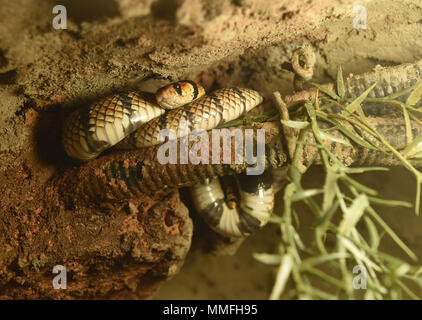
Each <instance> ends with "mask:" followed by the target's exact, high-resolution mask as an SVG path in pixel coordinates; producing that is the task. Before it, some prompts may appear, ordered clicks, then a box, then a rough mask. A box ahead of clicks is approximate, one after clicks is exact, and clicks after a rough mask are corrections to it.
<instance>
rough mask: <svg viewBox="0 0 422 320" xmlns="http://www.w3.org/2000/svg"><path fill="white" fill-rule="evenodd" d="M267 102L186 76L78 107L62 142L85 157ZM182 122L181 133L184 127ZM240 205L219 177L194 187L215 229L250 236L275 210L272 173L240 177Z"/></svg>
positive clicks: (213, 122)
mask: <svg viewBox="0 0 422 320" xmlns="http://www.w3.org/2000/svg"><path fill="white" fill-rule="evenodd" d="M262 101H263V97H262V96H261V95H260V94H259V93H258V92H257V91H254V90H252V89H246V88H222V89H219V90H216V91H214V92H212V93H210V94H208V95H206V94H205V90H204V89H203V87H202V86H200V85H199V84H197V83H195V82H193V81H189V80H184V81H178V82H175V83H173V84H170V85H167V86H165V87H163V88H161V89H159V90H158V91H157V92H156V94H155V95H153V94H150V93H146V92H127V93H120V94H115V95H112V96H109V97H106V98H103V99H100V100H99V101H98V102H95V103H93V104H91V105H90V106H89V107H88V108H83V109H78V110H76V111H75V112H74V113H72V114H71V115H70V116H69V117H68V119H67V120H66V121H65V124H64V128H63V134H62V142H63V145H64V148H65V151H66V153H67V155H68V156H70V157H71V158H74V159H77V160H80V161H86V160H90V159H94V158H96V157H97V156H98V155H100V154H101V152H103V151H104V150H106V149H108V148H111V147H112V146H114V145H116V147H117V148H122V149H137V148H144V147H150V146H153V145H157V144H160V143H162V142H163V141H162V140H160V131H161V130H163V129H170V130H173V132H174V133H175V136H176V138H180V137H182V136H183V135H186V134H189V133H190V132H192V131H193V130H195V129H202V130H210V129H213V128H215V127H217V126H218V125H220V124H223V123H225V122H228V121H231V120H234V119H237V118H238V117H240V116H242V115H243V114H245V113H246V112H248V111H250V110H251V109H253V108H254V107H256V106H258V105H259V104H260V103H261V102H262ZM182 124H183V125H184V126H183V127H184V129H183V131H182V130H181V127H182ZM236 182H237V186H238V189H239V195H240V200H239V204H238V205H235V206H229V205H228V204H227V202H226V201H225V195H224V192H223V190H222V188H221V185H220V182H219V180H218V178H214V179H205V180H204V181H202V182H201V183H198V184H196V185H194V186H193V187H192V188H191V193H192V198H193V202H194V205H195V208H196V210H197V211H198V213H199V214H200V215H201V216H202V217H203V218H204V220H205V221H206V222H207V223H208V224H209V225H210V227H211V228H212V229H214V230H215V231H216V232H218V233H220V234H223V235H225V236H230V237H240V236H247V235H250V234H251V233H253V232H255V231H257V230H258V229H259V228H261V227H262V226H264V225H265V224H266V223H267V221H268V219H269V217H270V215H271V214H272V211H273V206H274V192H273V189H272V183H271V176H270V174H269V173H264V174H263V175H261V176H246V175H245V174H241V175H239V176H238V177H236Z"/></svg>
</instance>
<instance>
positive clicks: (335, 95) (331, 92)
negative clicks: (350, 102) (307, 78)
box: [311, 82, 340, 100]
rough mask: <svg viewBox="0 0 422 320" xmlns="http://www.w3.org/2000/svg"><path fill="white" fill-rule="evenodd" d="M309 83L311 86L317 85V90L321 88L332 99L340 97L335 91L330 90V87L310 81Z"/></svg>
mask: <svg viewBox="0 0 422 320" xmlns="http://www.w3.org/2000/svg"><path fill="white" fill-rule="evenodd" d="M311 84H312V85H313V86H315V87H317V88H318V89H319V90H321V91H322V92H324V93H325V94H326V95H328V96H329V97H331V98H332V99H334V100H340V97H339V96H338V95H337V94H336V93H335V92H333V91H331V90H330V89H328V88H326V87H324V86H321V85H320V84H318V83H315V82H311Z"/></svg>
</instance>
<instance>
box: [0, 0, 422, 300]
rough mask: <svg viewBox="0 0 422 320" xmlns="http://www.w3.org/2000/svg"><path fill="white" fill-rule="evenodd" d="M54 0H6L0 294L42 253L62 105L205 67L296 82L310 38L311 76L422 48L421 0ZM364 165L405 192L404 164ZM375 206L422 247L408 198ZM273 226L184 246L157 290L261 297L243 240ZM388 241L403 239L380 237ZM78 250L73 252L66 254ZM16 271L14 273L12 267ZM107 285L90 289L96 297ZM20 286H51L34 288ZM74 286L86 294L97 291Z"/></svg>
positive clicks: (410, 190)
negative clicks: (59, 25) (230, 240)
mask: <svg viewBox="0 0 422 320" xmlns="http://www.w3.org/2000/svg"><path fill="white" fill-rule="evenodd" d="M62 4H64V5H65V6H66V8H67V13H68V21H67V23H68V25H67V27H68V28H67V30H55V29H53V28H52V24H51V23H52V19H53V17H54V15H53V14H52V13H51V12H52V8H53V6H54V2H53V1H48V0H43V1H30V0H17V1H13V2H8V1H5V0H0V17H1V22H0V188H1V189H2V190H3V192H2V194H1V195H0V203H1V208H0V217H1V219H0V220H1V221H0V245H1V248H4V249H5V250H3V251H2V252H0V271H1V272H0V296H1V295H3V294H4V295H6V296H7V297H12V298H13V297H19V293H17V292H18V291H19V288H20V287H19V286H24V283H25V280H23V279H25V277H27V276H28V275H29V274H30V273H31V272H34V270H32V271H31V272H30V271H28V268H27V266H28V265H29V264H30V262H31V261H32V262H33V261H34V259H35V258H36V259H38V260H36V261H40V260H42V259H41V258H40V257H35V258H34V257H33V256H31V254H32V253H31V252H32V251H31V250H32V245H33V244H32V242H31V241H33V239H34V238H36V237H37V233H36V231H34V230H37V229H36V228H35V226H37V224H40V225H41V229H42V228H43V227H45V226H43V223H44V222H43V221H44V220H43V219H39V218H38V216H40V215H41V216H43V217H48V216H49V215H52V214H53V212H55V210H56V209H55V206H53V205H51V206H44V207H43V206H41V202H42V200H44V198H43V192H44V189H45V185H46V183H47V182H48V181H50V179H52V178H54V177H55V176H56V175H57V174H58V173H60V172H62V171H63V170H66V167H67V166H68V163H67V161H66V159H65V157H64V155H63V150H62V149H61V146H60V143H59V138H58V137H59V134H60V126H61V123H62V121H63V118H64V117H65V115H66V114H68V113H69V112H70V111H71V110H73V109H75V108H76V107H78V106H81V105H83V104H87V103H89V102H91V101H93V100H95V99H97V98H98V97H100V96H104V95H107V94H108V93H110V92H113V91H116V90H123V89H124V90H127V89H140V90H149V91H154V90H155V89H156V88H158V87H159V86H160V85H162V84H163V83H166V82H168V81H169V80H176V79H181V78H191V79H197V80H200V81H201V82H202V83H203V85H204V86H205V87H206V89H207V90H209V89H212V88H216V87H221V86H228V85H237V86H246V87H251V88H254V89H256V90H259V91H261V92H262V93H263V94H264V95H265V96H266V97H269V95H270V94H271V93H272V92H273V91H274V90H279V91H281V93H282V94H287V93H291V92H292V90H293V86H292V75H291V73H289V72H287V71H286V70H284V69H283V68H282V64H283V63H284V62H286V61H289V60H290V58H291V54H292V51H293V50H294V49H296V48H297V47H299V46H301V45H302V44H303V43H311V45H312V46H313V48H314V49H315V52H316V55H317V62H316V69H315V80H316V81H318V82H325V81H329V80H332V79H334V78H335V75H336V72H337V68H338V66H339V65H341V66H342V67H343V72H344V73H345V74H348V73H362V72H365V71H369V70H371V69H372V68H373V67H374V66H375V65H377V64H381V65H383V66H389V65H395V64H400V63H404V62H414V61H416V60H418V59H421V58H422V40H421V39H420V35H421V34H422V4H421V3H420V1H419V0H404V1H400V2H399V1H389V0H375V1H359V3H358V2H357V1H351V0H350V1H349V0H344V1H340V0H322V1H302V0H297V1H291V0H290V1H288V0H286V1H282V0H280V1H272V0H261V1H253V0H232V1H229V0H216V1H206V0H144V1H135V0H113V1H112V0H107V1H105V0H102V1H100V0H95V1H90V2H89V5H88V4H86V1H81V0H77V1H76V0H72V1H71V0H68V1H62ZM356 4H360V5H364V6H365V7H366V9H367V14H368V20H367V29H366V30H356V29H354V28H353V19H354V17H355V14H354V13H353V6H354V5H356ZM307 179H308V182H309V183H310V184H318V183H322V172H321V171H320V170H319V169H318V168H314V169H312V170H311V172H310V173H309V174H308V175H307ZM361 179H362V181H364V182H366V183H368V184H369V185H370V186H374V187H375V188H377V189H378V190H381V191H382V194H381V195H382V196H386V197H390V198H395V199H401V200H408V201H412V200H413V195H414V181H413V179H412V177H411V176H410V175H409V174H407V173H406V172H404V170H401V169H394V170H392V171H391V172H389V173H377V174H368V175H365V176H362V177H361ZM66 210H67V211H66V212H68V214H71V212H72V210H71V209H69V208H68V209H66ZM84 210H85V209H81V210H80V211H78V216H79V215H84V212H85V211H84ZM86 212H88V211H86ZM381 212H382V213H383V215H384V217H385V219H386V220H387V221H388V222H389V223H390V224H391V226H393V228H394V229H395V230H396V231H397V232H398V233H399V235H401V236H402V237H403V239H404V240H405V241H406V242H407V244H409V245H410V246H411V248H413V249H414V250H415V252H416V253H417V255H418V256H419V257H422V248H421V245H422V239H421V237H420V232H419V230H420V229H421V226H422V222H421V219H420V217H415V216H414V215H413V214H412V212H411V210H403V209H400V210H399V209H394V210H392V209H388V211H387V210H385V209H384V211H381ZM40 213H41V214H40ZM304 216H306V214H304ZM81 219H82V218H81ZM82 220H83V219H82ZM305 225H306V223H305ZM34 228H35V229H34ZM45 228H46V229H45V230H48V227H45ZM195 230H196V229H195V226H194V233H195ZM196 236H197V235H196ZM277 237H278V236H277V231H276V230H275V229H274V228H271V227H268V228H267V229H265V230H263V231H262V232H260V233H259V234H258V235H256V236H254V237H251V238H249V239H248V240H247V241H246V242H245V243H244V244H243V246H242V247H241V249H240V251H239V252H238V253H237V255H235V256H233V257H216V256H212V255H209V254H206V253H204V252H203V251H201V250H191V251H190V252H189V253H188V256H187V259H186V262H185V265H184V267H183V268H182V270H181V272H180V273H179V274H177V275H176V276H175V277H174V278H173V279H172V280H170V281H168V282H167V283H165V284H164V285H163V286H162V287H161V289H160V290H159V291H158V293H157V294H156V295H155V298H204V299H218V298H221V299H224V298H266V297H267V296H268V294H269V291H270V289H271V281H272V270H271V269H270V268H268V267H265V266H262V265H260V264H259V263H257V262H255V261H253V259H252V257H251V253H252V252H260V251H271V250H273V248H274V246H275V245H276V240H277ZM194 239H195V234H194ZM73 245H76V246H77V244H73ZM85 245H87V244H85ZM89 245H90V244H88V246H89ZM386 246H387V247H389V246H391V248H389V249H391V250H392V252H393V253H397V252H398V251H397V250H395V247H394V246H393V245H391V244H389V243H388V242H387V244H386ZM39 250H41V251H40V252H42V250H46V249H43V248H42V246H41V247H40V248H39ZM107 254H109V253H107ZM107 254H105V257H108V258H110V257H112V256H110V255H108V256H107ZM47 256H48V254H47ZM79 258H80V256H78V255H77V254H75V255H74V256H72V254H70V256H69V255H68V256H66V259H69V260H66V261H70V260H72V259H79ZM52 264H54V261H48V262H46V263H45V264H42V263H41V267H40V268H38V269H39V270H36V272H46V270H49V269H50V268H51V265H52ZM40 270H41V271H40ZM17 275H19V276H20V277H21V280H20V282H14V281H13V278H14V277H16V276H17ZM229 280H230V281H229ZM231 280H233V281H231ZM22 281H23V282H22ZM94 285H95V283H94ZM126 286H127V287H133V285H130V284H127V285H126ZM2 288H3V289H2ZM11 288H12V289H13V290H12V289H11ZM10 290H11V291H10ZM12 291H13V292H12ZM110 291H112V288H108V289H104V290H102V291H100V292H97V294H98V297H100V296H101V295H107V293H109V292H110ZM129 291H130V292H132V293H133V292H135V293H133V294H132V295H131V296H130V297H132V298H133V297H135V298H136V297H137V296H136V290H129ZM26 294H27V295H26V296H30V297H31V296H32V297H46V296H47V297H55V296H54V295H49V294H50V293H49V294H47V293H46V292H45V291H43V290H40V289H39V288H32V291H27V293H26ZM79 294H80V295H81V296H84V295H85V294H86V295H88V296H89V297H94V296H93V295H95V292H90V293H89V294H88V293H87V292H84V291H83V290H81V291H80V292H79ZM86 295H85V296H86ZM70 297H75V295H73V296H70ZM138 297H140V295H138Z"/></svg>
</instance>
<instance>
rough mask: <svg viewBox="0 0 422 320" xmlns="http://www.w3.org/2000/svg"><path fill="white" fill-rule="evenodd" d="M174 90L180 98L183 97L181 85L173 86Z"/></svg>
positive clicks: (175, 84)
mask: <svg viewBox="0 0 422 320" xmlns="http://www.w3.org/2000/svg"><path fill="white" fill-rule="evenodd" d="M173 88H174V90H176V92H177V94H178V95H179V96H181V95H182V88H180V85H179V83H177V82H176V83H174V84H173Z"/></svg>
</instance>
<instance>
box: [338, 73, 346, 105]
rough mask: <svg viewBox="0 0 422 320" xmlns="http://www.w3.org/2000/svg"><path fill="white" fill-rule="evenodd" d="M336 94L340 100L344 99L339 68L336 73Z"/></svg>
mask: <svg viewBox="0 0 422 320" xmlns="http://www.w3.org/2000/svg"><path fill="white" fill-rule="evenodd" d="M337 93H338V95H339V96H340V98H342V99H344V95H345V90H344V79H343V70H342V68H341V66H339V67H338V72H337Z"/></svg>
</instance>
